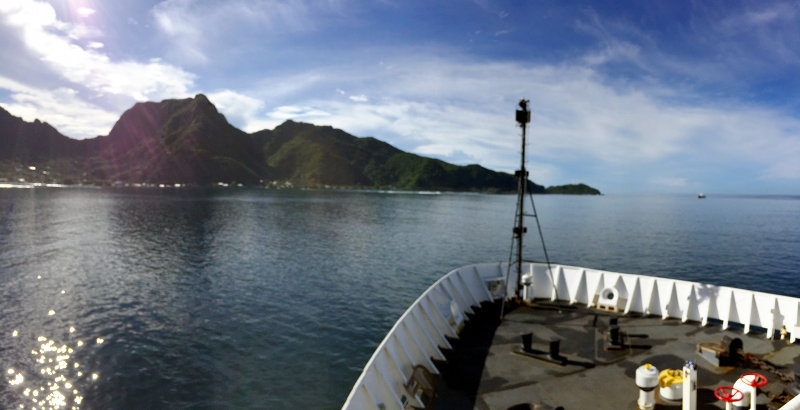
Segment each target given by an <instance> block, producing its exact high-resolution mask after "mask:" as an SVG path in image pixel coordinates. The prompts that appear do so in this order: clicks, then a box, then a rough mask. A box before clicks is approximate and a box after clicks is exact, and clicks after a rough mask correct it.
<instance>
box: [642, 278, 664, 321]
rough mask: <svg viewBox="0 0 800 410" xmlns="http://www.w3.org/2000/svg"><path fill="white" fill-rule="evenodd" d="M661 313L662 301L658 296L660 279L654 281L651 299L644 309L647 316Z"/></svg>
mask: <svg viewBox="0 0 800 410" xmlns="http://www.w3.org/2000/svg"><path fill="white" fill-rule="evenodd" d="M659 313H661V302H660V298H659V297H658V280H654V281H653V286H652V288H651V289H650V300H649V301H648V302H647V308H645V310H644V314H645V316H647V315H657V314H659Z"/></svg>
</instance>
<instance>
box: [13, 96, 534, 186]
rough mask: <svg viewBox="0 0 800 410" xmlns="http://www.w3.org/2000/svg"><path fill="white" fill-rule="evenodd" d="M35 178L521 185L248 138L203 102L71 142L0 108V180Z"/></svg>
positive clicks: (317, 130) (348, 150) (356, 146)
mask: <svg viewBox="0 0 800 410" xmlns="http://www.w3.org/2000/svg"><path fill="white" fill-rule="evenodd" d="M28 163H30V164H28ZM28 167H36V168H38V169H39V172H38V173H36V172H33V173H32V172H31V171H33V170H31V169H28ZM44 171H47V173H46V175H47V178H44V177H43V175H45V174H44V173H43V172H44ZM20 176H22V178H21V177H20ZM37 176H38V177H39V179H47V180H49V181H44V182H58V183H72V184H74V183H83V184H95V185H110V184H154V185H155V184H165V185H174V184H179V185H201V186H203V185H211V184H215V183H218V182H224V183H232V184H243V185H275V184H276V182H281V183H282V185H290V186H297V187H344V188H388V189H404V190H441V191H475V192H513V191H516V186H517V182H516V179H515V178H514V176H513V175H511V174H508V173H504V172H497V171H492V170H489V169H486V168H484V167H482V166H480V165H476V164H473V165H465V166H460V165H454V164H450V163H447V162H445V161H441V160H438V159H433V158H428V157H423V156H419V155H416V154H413V153H408V152H404V151H402V150H400V149H398V148H396V147H394V146H392V145H391V144H389V143H386V142H384V141H381V140H379V139H376V138H373V137H356V136H353V135H351V134H348V133H347V132H345V131H343V130H340V129H336V128H333V127H331V126H317V125H314V124H308V123H302V122H295V121H293V120H287V121H286V122H284V123H282V124H280V125H278V126H277V127H275V128H274V129H272V130H269V129H264V130H261V131H257V132H254V133H250V134H248V133H246V132H244V131H242V130H240V129H238V128H236V127H234V126H233V125H231V124H230V123H229V122H228V121H227V119H226V118H225V116H224V115H223V114H222V113H220V112H219V111H218V110H217V109H216V107H215V106H214V105H213V104H212V103H211V102H210V101H209V100H208V98H207V97H206V96H205V95H203V94H197V95H196V96H195V97H194V98H185V99H167V100H163V101H161V102H139V103H136V104H134V105H133V106H132V107H131V108H129V109H128V110H126V111H125V112H123V114H122V115H121V116H120V118H119V119H118V120H117V121H116V123H115V124H114V126H113V127H112V129H111V131H110V132H109V133H108V135H105V136H98V137H95V138H91V139H85V140H75V139H72V138H69V137H67V136H64V135H63V134H61V133H60V132H58V130H56V129H55V128H54V127H52V126H50V125H49V124H47V123H42V122H40V121H39V120H36V121H34V122H25V121H24V120H22V119H21V118H18V117H14V116H13V115H11V114H10V113H8V112H7V111H6V110H5V109H3V108H2V107H0V178H2V179H6V180H8V179H9V178H11V180H12V181H17V180H19V179H25V178H26V177H27V179H28V180H31V178H34V179H35V178H36V177H37ZM528 186H529V190H530V191H531V192H533V193H545V192H546V191H545V188H544V187H543V186H541V185H538V184H535V183H533V182H532V181H530V180H529V181H528Z"/></svg>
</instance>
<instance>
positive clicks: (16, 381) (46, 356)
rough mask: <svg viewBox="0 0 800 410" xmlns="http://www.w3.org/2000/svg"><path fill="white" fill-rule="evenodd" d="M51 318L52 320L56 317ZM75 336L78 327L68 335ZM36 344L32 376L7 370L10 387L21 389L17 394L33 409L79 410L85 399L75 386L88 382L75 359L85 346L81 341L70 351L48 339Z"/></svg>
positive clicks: (67, 347)
mask: <svg viewBox="0 0 800 410" xmlns="http://www.w3.org/2000/svg"><path fill="white" fill-rule="evenodd" d="M50 312H53V311H52V310H51V311H50ZM48 314H49V315H51V316H52V314H53V313H48ZM73 333H75V327H74V326H70V327H69V328H68V334H73ZM18 335H19V332H17V331H16V330H15V331H14V332H13V333H12V336H13V337H17V336H18ZM103 342H104V340H103V339H102V338H97V343H98V344H100V343H103ZM36 343H37V348H36V349H33V350H31V356H32V357H33V362H34V365H33V368H32V369H30V370H29V372H30V373H28V372H25V371H23V370H20V369H19V368H8V369H7V370H6V373H7V376H8V384H9V385H10V386H11V387H12V388H18V389H20V390H17V391H20V393H21V397H22V398H23V399H24V400H26V401H29V402H30V404H31V405H32V406H31V408H36V409H61V408H67V407H69V408H70V409H72V410H78V409H80V406H81V403H83V395H82V394H81V392H80V390H79V389H78V387H77V386H76V385H78V384H80V383H79V382H80V381H81V380H86V379H84V377H83V375H84V373H83V372H82V371H78V368H79V367H80V366H81V365H80V364H79V363H78V362H77V361H73V360H72V358H73V354H74V352H75V350H76V349H78V348H80V347H82V346H84V343H83V341H81V340H78V341H77V343H76V346H75V347H71V346H69V345H68V344H66V343H58V342H56V340H54V339H51V338H48V337H46V336H38V337H37V338H36ZM70 363H71V365H70ZM26 373H27V374H26ZM98 378H99V375H98V374H97V373H91V377H90V379H91V381H94V380H97V379H98ZM19 408H21V409H22V408H26V405H25V404H24V403H21V404H19Z"/></svg>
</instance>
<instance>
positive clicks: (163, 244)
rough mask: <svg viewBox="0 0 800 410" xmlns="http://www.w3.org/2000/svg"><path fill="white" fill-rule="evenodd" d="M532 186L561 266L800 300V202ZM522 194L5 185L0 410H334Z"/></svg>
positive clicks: (486, 257)
mask: <svg viewBox="0 0 800 410" xmlns="http://www.w3.org/2000/svg"><path fill="white" fill-rule="evenodd" d="M535 199H536V206H537V209H538V213H539V215H540V220H541V223H542V230H543V232H544V236H545V240H546V241H547V248H548V251H549V254H550V258H551V260H552V261H554V262H558V263H564V264H570V265H578V266H587V267H592V268H598V269H607V270H614V271H620V272H629V273H642V274H650V275H657V276H665V277H673V278H680V279H687V280H695V281H701V282H709V283H715V284H721V285H728V286H736V287H742V288H750V289H754V290H760V291H766V292H774V293H780V294H786V295H791V296H799V297H800V282H799V281H798V279H800V197H746V196H745V197H735V196H713V195H711V196H709V197H708V198H707V199H703V200H698V199H697V198H696V197H694V196H691V195H686V196H645V195H630V196H613V195H609V196H602V197H573V196H536V198H535ZM514 201H515V197H514V196H504V195H469V194H441V195H429V194H424V195H423V194H408V193H381V192H331V191H292V192H288V191H265V190H249V189H224V190H145V189H139V190H120V189H76V188H75V189H73V188H69V189H0V363H1V364H2V369H0V370H2V371H3V375H4V380H2V381H0V382H2V383H0V386H2V387H0V408H19V406H20V405H23V406H24V407H25V408H31V407H34V406H35V407H37V408H41V407H48V406H52V407H55V408H73V407H75V408H83V409H128V408H137V409H138V408H275V409H294V408H322V409H325V408H338V407H340V406H341V404H342V403H343V402H344V400H345V398H346V396H347V394H348V392H349V390H350V387H351V386H352V384H353V382H354V381H355V379H356V378H357V377H358V374H359V373H360V369H361V367H362V366H363V365H364V364H365V363H366V361H367V360H368V358H369V357H370V355H371V354H372V351H373V350H374V348H375V347H376V346H377V344H378V343H379V342H380V341H381V339H382V338H383V336H384V334H385V333H386V331H388V330H389V328H390V327H391V325H392V324H393V323H394V321H395V320H396V319H397V318H398V317H399V315H400V314H401V313H402V312H403V311H404V310H405V308H406V307H407V306H408V305H409V304H410V303H411V302H412V301H413V300H414V299H415V298H416V297H417V296H418V295H419V293H421V292H422V291H423V290H424V289H425V288H426V287H427V286H429V285H430V284H431V283H432V282H433V281H435V280H436V279H437V278H438V277H440V276H441V275H443V274H444V273H447V272H448V271H450V270H451V269H454V268H456V267H459V266H462V265H466V264H470V263H477V262H493V261H505V260H507V258H508V254H509V247H510V245H511V225H512V224H513V217H514V215H513V213H514ZM528 227H529V234H528V235H527V236H526V241H527V245H526V252H527V256H528V257H529V258H532V259H540V258H541V257H542V251H541V245H540V243H539V241H538V238H537V236H536V234H535V232H536V229H535V224H534V221H533V220H531V221H529V223H528Z"/></svg>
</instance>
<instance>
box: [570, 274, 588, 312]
mask: <svg viewBox="0 0 800 410" xmlns="http://www.w3.org/2000/svg"><path fill="white" fill-rule="evenodd" d="M579 302H580V303H585V304H587V305H588V304H589V303H590V302H591V299H590V298H589V291H588V290H587V289H586V269H581V278H580V280H579V281H578V289H575V294H573V295H572V299H570V301H569V304H570V305H574V304H575V303H579Z"/></svg>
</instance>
